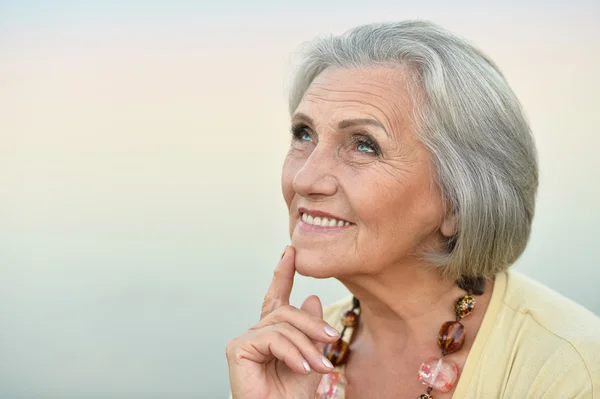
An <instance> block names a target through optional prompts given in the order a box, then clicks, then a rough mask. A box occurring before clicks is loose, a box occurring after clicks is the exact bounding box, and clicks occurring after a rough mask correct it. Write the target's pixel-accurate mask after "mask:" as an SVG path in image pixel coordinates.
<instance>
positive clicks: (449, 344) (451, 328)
mask: <svg viewBox="0 0 600 399" xmlns="http://www.w3.org/2000/svg"><path fill="white" fill-rule="evenodd" d="M465 337H466V331H465V326H463V325H462V324H461V323H459V322H458V321H447V322H445V323H444V324H442V328H440V333H439V335H438V345H439V346H440V348H442V350H443V351H444V354H446V355H447V354H450V353H453V352H456V351H457V350H460V348H462V347H463V344H464V343H465Z"/></svg>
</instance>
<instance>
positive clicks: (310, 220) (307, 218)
mask: <svg viewBox="0 0 600 399" xmlns="http://www.w3.org/2000/svg"><path fill="white" fill-rule="evenodd" d="M300 218H301V219H302V221H303V222H304V223H307V224H310V225H313V226H321V227H342V226H350V225H351V224H352V223H350V222H347V221H345V220H341V219H334V218H326V217H319V216H316V217H312V216H311V215H309V214H307V213H302V214H301V216H300Z"/></svg>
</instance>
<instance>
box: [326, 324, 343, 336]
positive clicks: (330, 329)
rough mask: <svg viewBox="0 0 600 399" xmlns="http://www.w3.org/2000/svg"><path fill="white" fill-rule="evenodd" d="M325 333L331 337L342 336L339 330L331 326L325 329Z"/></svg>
mask: <svg viewBox="0 0 600 399" xmlns="http://www.w3.org/2000/svg"><path fill="white" fill-rule="evenodd" d="M323 331H325V334H327V335H329V336H330V337H339V336H340V333H339V332H338V330H336V329H335V328H333V327H331V326H325V327H323Z"/></svg>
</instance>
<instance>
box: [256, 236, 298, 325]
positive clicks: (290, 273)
mask: <svg viewBox="0 0 600 399" xmlns="http://www.w3.org/2000/svg"><path fill="white" fill-rule="evenodd" d="M295 258H296V251H295V249H294V247H292V246H291V245H288V246H286V247H285V251H284V252H283V255H282V256H281V260H280V261H279V263H278V264H277V267H276V268H275V271H274V272H273V280H272V281H271V285H270V286H269V290H268V291H267V295H265V299H264V301H263V305H262V311H261V314H260V319H261V320H262V319H263V318H264V317H265V316H267V315H268V314H269V313H271V312H273V311H274V310H276V309H278V308H280V307H282V306H286V305H289V304H290V294H291V293H292V286H293V285H294V275H295V274H296V265H295Z"/></svg>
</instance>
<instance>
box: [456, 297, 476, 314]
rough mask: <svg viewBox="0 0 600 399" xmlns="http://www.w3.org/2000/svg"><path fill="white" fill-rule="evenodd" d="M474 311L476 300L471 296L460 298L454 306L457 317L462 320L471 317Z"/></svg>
mask: <svg viewBox="0 0 600 399" xmlns="http://www.w3.org/2000/svg"><path fill="white" fill-rule="evenodd" d="M473 309H475V298H473V297H472V296H471V295H465V296H463V297H460V298H458V299H457V300H456V303H455V304H454V310H455V311H456V316H458V317H459V318H461V319H462V318H463V317H466V316H468V315H470V314H471V312H472V311H473Z"/></svg>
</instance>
